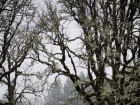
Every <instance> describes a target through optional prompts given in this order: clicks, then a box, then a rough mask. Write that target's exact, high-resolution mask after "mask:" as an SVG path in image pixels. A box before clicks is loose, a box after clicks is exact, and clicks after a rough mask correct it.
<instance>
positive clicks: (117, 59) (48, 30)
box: [34, 0, 140, 105]
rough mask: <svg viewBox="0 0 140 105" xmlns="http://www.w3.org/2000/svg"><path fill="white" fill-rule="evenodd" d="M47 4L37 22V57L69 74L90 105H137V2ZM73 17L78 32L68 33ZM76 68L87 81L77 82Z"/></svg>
mask: <svg viewBox="0 0 140 105" xmlns="http://www.w3.org/2000/svg"><path fill="white" fill-rule="evenodd" d="M46 7H47V8H46V9H45V10H44V11H43V13H42V14H41V15H40V21H39V22H38V24H37V27H38V29H39V30H40V33H42V34H40V36H41V37H42V41H41V42H40V43H38V44H40V45H39V47H37V48H36V49H34V51H35V53H36V56H37V57H36V58H37V59H36V60H38V61H39V62H41V63H43V64H46V65H47V66H48V68H49V73H50V74H53V73H57V74H58V75H65V76H67V77H69V78H70V79H71V81H72V82H73V84H75V85H74V86H75V88H76V90H77V91H78V93H79V94H80V95H81V96H83V98H84V99H85V100H86V101H87V102H88V103H89V105H117V104H119V105H126V104H133V105H138V104H140V101H139V100H140V93H139V87H140V79H139V78H140V63H139V61H140V58H139V54H140V53H139V51H140V50H139V49H140V41H139V39H140V36H139V35H140V34H139V31H140V30H139V27H140V26H139V24H140V1H139V0H58V4H56V5H53V3H51V2H46ZM73 21H74V22H76V23H77V27H79V29H80V33H78V35H72V32H71V33H70V34H69V33H67V31H66V30H68V29H67V27H66V25H68V24H67V23H70V22H73ZM73 33H74V32H73ZM76 42H78V44H77V45H75V44H74V43H76ZM72 45H73V46H72ZM49 46H51V48H50V47H49ZM37 50H39V51H40V52H41V53H42V54H43V56H45V58H42V57H41V55H40V54H39V52H37ZM80 70H82V71H84V72H85V73H86V74H87V77H88V79H87V80H85V81H82V82H81V79H80V77H79V76H78V71H80ZM108 73H110V75H111V77H109V76H108ZM88 87H91V91H88V92H87V91H85V90H86V88H88Z"/></svg>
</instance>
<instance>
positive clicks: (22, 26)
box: [0, 0, 42, 105]
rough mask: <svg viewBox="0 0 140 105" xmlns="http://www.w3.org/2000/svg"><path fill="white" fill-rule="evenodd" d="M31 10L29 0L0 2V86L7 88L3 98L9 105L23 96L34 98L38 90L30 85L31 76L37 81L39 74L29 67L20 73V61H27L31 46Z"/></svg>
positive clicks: (32, 16)
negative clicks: (0, 84) (28, 95)
mask: <svg viewBox="0 0 140 105" xmlns="http://www.w3.org/2000/svg"><path fill="white" fill-rule="evenodd" d="M35 10H36V8H35V6H34V5H33V3H32V1H31V0H1V1H0V83H2V84H4V86H6V87H7V92H6V94H5V95H6V98H7V99H8V102H9V105H16V104H17V102H19V101H20V99H23V98H25V99H27V98H26V96H25V94H34V95H36V94H35V93H36V92H41V91H42V90H41V89H40V88H39V86H38V87H37V88H38V89H34V87H33V84H32V83H31V77H32V79H35V77H37V78H38V76H39V74H36V73H33V72H32V71H31V68H29V70H28V71H27V72H25V70H24V68H25V66H27V64H25V63H24V62H25V61H26V62H28V64H30V62H31V60H27V59H28V58H29V57H30V55H32V53H31V49H32V48H33V45H34V23H33V20H34V16H35ZM32 62H33V61H32ZM23 66H24V67H23ZM33 76H34V77H33ZM19 81H20V83H19ZM21 81H22V82H21ZM29 82H30V83H29ZM38 85H39V84H38ZM19 86H20V89H19V90H17V89H18V88H19ZM39 89H40V90H39Z"/></svg>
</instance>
